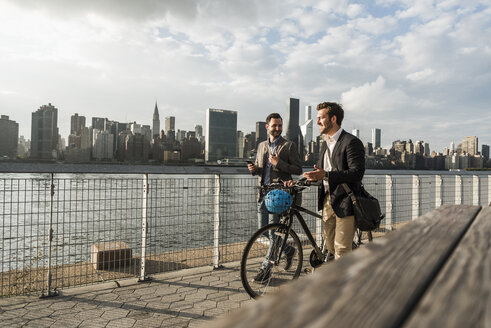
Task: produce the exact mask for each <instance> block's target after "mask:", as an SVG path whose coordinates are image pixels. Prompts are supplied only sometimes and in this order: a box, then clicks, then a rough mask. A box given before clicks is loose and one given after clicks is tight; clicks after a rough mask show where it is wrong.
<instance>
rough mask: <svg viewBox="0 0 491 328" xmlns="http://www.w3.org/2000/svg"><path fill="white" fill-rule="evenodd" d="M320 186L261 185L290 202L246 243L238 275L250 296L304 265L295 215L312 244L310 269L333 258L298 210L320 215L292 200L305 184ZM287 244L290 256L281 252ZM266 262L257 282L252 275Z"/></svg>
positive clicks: (278, 283) (282, 280)
mask: <svg viewBox="0 0 491 328" xmlns="http://www.w3.org/2000/svg"><path fill="white" fill-rule="evenodd" d="M313 185H319V184H318V183H317V182H310V181H297V182H296V183H295V185H293V186H291V187H284V186H283V184H273V185H270V186H266V187H261V189H262V192H263V193H264V194H266V193H267V192H268V191H270V190H272V189H281V190H284V191H287V192H288V193H289V194H290V195H291V196H292V199H293V201H292V205H291V206H290V207H289V208H288V210H286V211H285V212H283V213H281V214H280V221H279V223H271V224H268V225H266V226H264V227H262V228H260V229H259V230H258V231H256V232H255V233H254V234H253V235H252V237H251V238H250V239H249V241H248V242H247V244H246V246H245V248H244V252H243V255H242V259H241V263H240V278H241V281H242V285H243V286H244V288H245V290H246V292H247V293H248V294H249V295H250V296H251V297H252V298H257V297H258V296H261V295H264V294H266V293H268V292H270V291H271V290H276V289H278V288H279V287H280V286H281V285H283V284H284V283H286V282H288V281H290V280H294V279H297V278H298V277H299V276H300V273H301V271H302V265H303V255H304V254H303V248H302V243H301V242H300V238H299V237H298V235H297V233H296V232H295V231H294V230H293V229H292V225H293V222H294V218H295V217H296V218H297V221H298V222H299V223H300V225H301V227H302V229H303V230H304V232H305V235H306V237H307V239H308V241H309V242H310V244H311V245H312V248H313V250H312V252H311V253H310V256H309V262H310V265H311V266H312V268H317V267H319V266H320V265H322V264H323V263H324V262H327V261H330V260H333V259H334V256H333V254H330V253H329V252H327V249H326V247H325V243H324V242H322V243H321V247H319V246H318V245H317V242H316V241H315V238H314V236H313V235H312V233H311V231H310V229H309V227H308V226H307V223H306V222H305V220H304V218H303V217H302V215H301V214H300V212H304V213H307V214H309V215H311V216H313V217H316V218H319V219H322V215H320V214H318V213H315V212H312V211H310V210H308V209H306V208H304V207H302V206H299V205H297V204H296V203H295V200H296V198H297V196H298V195H299V193H301V192H302V191H303V190H305V189H306V188H307V187H308V186H313ZM361 234H362V232H361V231H359V230H357V232H356V233H355V238H354V241H353V249H354V248H357V247H359V246H360V245H361V244H362V241H361ZM368 239H369V241H371V240H372V235H371V232H368ZM286 245H289V246H291V247H293V248H294V249H295V251H294V253H293V255H291V254H286V253H285V252H284V250H285V248H286ZM264 263H267V265H268V269H266V270H269V272H268V271H265V272H266V273H267V274H266V275H267V276H266V277H262V278H264V279H261V280H259V281H256V280H255V278H256V277H254V276H255V275H257V273H258V272H259V271H260V269H261V268H262V267H263V266H264Z"/></svg>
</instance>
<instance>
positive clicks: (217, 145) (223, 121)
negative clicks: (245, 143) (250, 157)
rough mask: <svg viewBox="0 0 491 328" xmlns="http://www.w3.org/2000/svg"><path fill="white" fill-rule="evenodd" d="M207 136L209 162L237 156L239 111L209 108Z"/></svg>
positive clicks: (206, 147) (206, 151) (207, 111)
mask: <svg viewBox="0 0 491 328" xmlns="http://www.w3.org/2000/svg"><path fill="white" fill-rule="evenodd" d="M205 138H206V143H205V160H206V161H207V162H212V161H217V160H220V159H223V158H230V157H237V112H236V111H231V110H224V109H214V108H208V109H207V110H206V135H205Z"/></svg>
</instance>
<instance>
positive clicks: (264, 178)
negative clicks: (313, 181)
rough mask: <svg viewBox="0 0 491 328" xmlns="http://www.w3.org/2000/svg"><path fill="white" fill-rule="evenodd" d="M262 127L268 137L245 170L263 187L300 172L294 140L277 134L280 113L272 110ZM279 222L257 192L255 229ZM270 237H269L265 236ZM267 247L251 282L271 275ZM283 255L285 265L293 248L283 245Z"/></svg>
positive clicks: (280, 131) (281, 125) (278, 131)
mask: <svg viewBox="0 0 491 328" xmlns="http://www.w3.org/2000/svg"><path fill="white" fill-rule="evenodd" d="M266 129H267V130H268V140H266V141H263V142H261V143H260V144H259V145H258V147H257V156H256V161H255V163H254V164H249V165H248V166H247V168H248V169H249V171H250V172H251V173H252V174H254V175H257V176H258V184H259V186H267V185H269V184H271V183H272V182H274V181H276V180H278V179H280V180H282V181H287V180H291V179H292V174H296V175H299V174H302V166H301V163H300V156H299V155H298V151H297V146H296V145H295V143H293V142H291V141H288V140H285V139H283V138H282V137H281V133H282V132H283V119H282V118H281V116H280V114H278V113H272V114H269V115H268V117H267V118H266ZM273 222H275V223H277V222H279V216H278V215H277V214H269V213H268V211H267V209H266V206H265V204H264V195H262V194H260V193H259V195H258V225H259V228H261V227H263V226H265V225H266V224H268V223H273ZM268 237H269V238H272V236H268ZM270 252H271V250H268V254H267V255H266V259H265V260H264V262H263V265H262V270H261V271H260V272H259V273H258V275H257V276H256V278H255V279H254V280H255V281H258V282H265V281H267V280H268V279H269V277H270V276H271V272H270V270H269V266H270V264H269V261H268V257H269V254H270ZM285 254H286V255H287V261H288V262H287V264H286V268H285V269H288V268H289V267H290V265H291V259H292V258H293V255H294V254H295V249H294V248H293V247H290V246H289V245H287V246H286V247H285Z"/></svg>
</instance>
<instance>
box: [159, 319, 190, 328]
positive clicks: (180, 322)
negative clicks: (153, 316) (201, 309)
mask: <svg viewBox="0 0 491 328" xmlns="http://www.w3.org/2000/svg"><path fill="white" fill-rule="evenodd" d="M189 321H191V319H183V318H173V319H170V320H164V321H163V322H162V327H176V328H178V327H186V328H187V327H188V326H189Z"/></svg>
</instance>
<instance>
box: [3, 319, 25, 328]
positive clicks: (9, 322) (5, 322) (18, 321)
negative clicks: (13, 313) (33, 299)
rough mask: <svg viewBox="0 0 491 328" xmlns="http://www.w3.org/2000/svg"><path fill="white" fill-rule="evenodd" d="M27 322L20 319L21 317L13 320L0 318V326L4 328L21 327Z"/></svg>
mask: <svg viewBox="0 0 491 328" xmlns="http://www.w3.org/2000/svg"><path fill="white" fill-rule="evenodd" d="M27 322H28V320H27V319H24V318H21V317H15V318H9V319H3V318H2V321H1V323H2V325H1V326H4V327H22V326H23V325H24V324H26V323H27Z"/></svg>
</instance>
